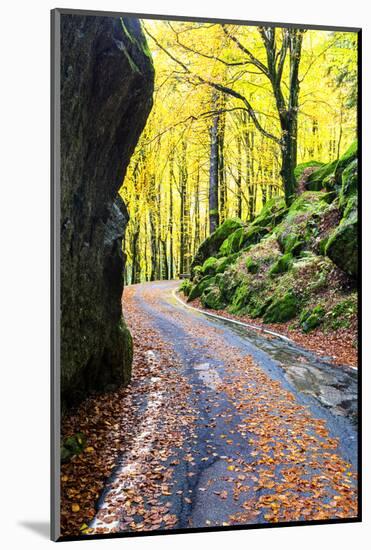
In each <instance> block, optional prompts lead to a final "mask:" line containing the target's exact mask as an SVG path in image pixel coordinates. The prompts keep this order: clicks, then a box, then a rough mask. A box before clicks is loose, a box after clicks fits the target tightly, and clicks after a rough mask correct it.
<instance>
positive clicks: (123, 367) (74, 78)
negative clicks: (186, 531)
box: [61, 15, 154, 410]
mask: <svg viewBox="0 0 371 550" xmlns="http://www.w3.org/2000/svg"><path fill="white" fill-rule="evenodd" d="M153 81H154V70H153V66H152V61H151V56H150V53H149V52H148V48H147V44H146V41H145V38H144V36H143V34H142V31H141V28H140V24H139V22H138V21H137V20H134V19H123V20H121V19H119V18H111V17H94V16H79V15H62V16H61V309H62V312H61V316H62V318H61V400H62V409H63V410H64V409H65V408H66V407H68V406H70V405H71V404H74V403H76V402H78V401H79V400H80V399H82V398H83V397H85V396H86V395H87V394H88V393H89V392H91V391H94V390H104V389H108V388H110V387H112V385H117V384H120V383H127V382H128V381H129V379H130V369H131V355H132V347H131V337H130V333H129V331H128V330H127V328H126V326H125V324H124V321H123V319H122V312H121V295H122V290H123V278H122V273H123V263H124V258H123V254H122V247H121V241H122V237H123V235H124V231H125V226H126V224H127V221H128V213H127V210H126V207H125V205H124V203H123V202H122V200H121V199H120V198H118V195H117V191H118V189H119V188H120V186H121V184H122V181H123V178H124V176H125V172H126V168H127V166H128V163H129V160H130V157H131V155H132V153H133V151H134V148H135V145H136V143H137V141H138V138H139V136H140V133H141V131H142V130H143V127H144V125H145V122H146V119H147V116H148V114H149V112H150V110H151V106H152V94H153Z"/></svg>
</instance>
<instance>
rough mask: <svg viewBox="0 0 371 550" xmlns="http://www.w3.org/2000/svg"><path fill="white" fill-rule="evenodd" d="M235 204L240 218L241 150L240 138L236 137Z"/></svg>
mask: <svg viewBox="0 0 371 550" xmlns="http://www.w3.org/2000/svg"><path fill="white" fill-rule="evenodd" d="M236 184H237V204H236V216H237V218H242V150H241V136H240V135H238V136H237V180H236Z"/></svg>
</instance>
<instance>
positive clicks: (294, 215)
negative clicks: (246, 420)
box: [275, 191, 330, 256]
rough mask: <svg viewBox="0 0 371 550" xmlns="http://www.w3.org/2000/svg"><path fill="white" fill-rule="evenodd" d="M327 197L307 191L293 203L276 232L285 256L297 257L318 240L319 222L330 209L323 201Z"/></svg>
mask: <svg viewBox="0 0 371 550" xmlns="http://www.w3.org/2000/svg"><path fill="white" fill-rule="evenodd" d="M325 196H326V193H323V192H318V191H305V192H304V193H302V194H301V195H300V196H299V197H298V198H297V199H296V200H295V201H294V202H293V203H292V205H291V206H290V208H289V210H288V212H287V215H286V216H285V218H284V220H283V221H282V222H281V223H280V225H279V226H278V227H277V228H276V231H275V233H276V236H277V240H278V243H279V245H280V248H281V251H282V252H283V253H284V254H287V253H291V254H293V255H294V256H297V255H298V254H299V253H301V252H302V251H303V250H304V249H305V248H307V247H309V246H310V244H311V243H312V241H313V240H314V239H316V238H317V234H318V222H319V221H320V220H321V218H323V216H324V214H325V212H326V211H327V210H328V209H329V208H330V206H329V204H328V203H327V202H326V201H324V200H323V198H324V197H325Z"/></svg>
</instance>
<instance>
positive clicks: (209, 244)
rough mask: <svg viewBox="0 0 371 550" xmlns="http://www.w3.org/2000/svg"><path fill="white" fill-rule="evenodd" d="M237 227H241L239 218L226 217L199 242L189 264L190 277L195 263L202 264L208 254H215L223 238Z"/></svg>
mask: <svg viewBox="0 0 371 550" xmlns="http://www.w3.org/2000/svg"><path fill="white" fill-rule="evenodd" d="M239 227H242V222H241V220H238V219H227V220H225V222H224V223H222V225H220V226H219V227H218V229H217V230H216V231H214V233H211V235H210V236H209V237H207V239H205V240H204V241H203V242H202V243H201V244H200V246H199V248H198V250H197V253H196V255H195V257H194V259H193V262H192V265H191V273H192V277H193V275H194V269H195V267H196V266H197V265H202V264H203V263H204V261H205V260H206V259H207V258H209V257H210V256H215V255H216V254H217V253H218V252H219V248H220V247H221V245H222V243H223V242H224V241H225V239H226V238H227V237H228V236H229V235H230V234H231V233H233V232H234V231H236V229H238V228H239Z"/></svg>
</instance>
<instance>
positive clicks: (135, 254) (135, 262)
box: [131, 227, 140, 284]
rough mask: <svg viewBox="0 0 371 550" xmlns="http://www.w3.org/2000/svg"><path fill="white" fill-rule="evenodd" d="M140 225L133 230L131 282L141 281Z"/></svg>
mask: <svg viewBox="0 0 371 550" xmlns="http://www.w3.org/2000/svg"><path fill="white" fill-rule="evenodd" d="M138 240H139V227H135V229H134V231H133V239H132V244H131V258H132V264H131V283H132V284H135V283H140V264H139V247H138Z"/></svg>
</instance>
